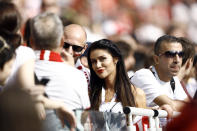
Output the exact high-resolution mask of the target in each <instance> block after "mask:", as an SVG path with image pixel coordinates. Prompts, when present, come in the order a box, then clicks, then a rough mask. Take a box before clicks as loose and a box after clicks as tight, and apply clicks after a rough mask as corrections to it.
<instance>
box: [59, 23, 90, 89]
mask: <svg viewBox="0 0 197 131" xmlns="http://www.w3.org/2000/svg"><path fill="white" fill-rule="evenodd" d="M86 41H87V34H86V31H85V29H84V28H83V27H82V26H80V25H77V24H70V25H67V26H65V27H64V46H63V48H64V49H65V51H63V52H62V57H63V59H64V60H65V61H67V62H68V63H70V64H71V65H72V66H75V67H76V68H77V69H79V70H81V71H82V72H83V73H84V75H85V76H86V80H87V83H88V85H89V82H90V71H89V69H88V67H86V64H84V63H83V60H82V58H81V55H82V54H83V53H84V52H85V50H86V49H87V46H88V44H86ZM73 59H74V61H73Z"/></svg>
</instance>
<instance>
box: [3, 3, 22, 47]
mask: <svg viewBox="0 0 197 131" xmlns="http://www.w3.org/2000/svg"><path fill="white" fill-rule="evenodd" d="M21 20H22V19H21V16H20V13H19V11H18V10H17V7H16V6H15V5H14V4H13V3H10V2H0V35H1V36H2V37H4V38H5V39H6V41H8V43H11V46H12V47H14V48H17V47H18V46H19V45H20V43H21V36H20V35H19V34H18V33H17V32H18V30H19V29H20V27H21Z"/></svg>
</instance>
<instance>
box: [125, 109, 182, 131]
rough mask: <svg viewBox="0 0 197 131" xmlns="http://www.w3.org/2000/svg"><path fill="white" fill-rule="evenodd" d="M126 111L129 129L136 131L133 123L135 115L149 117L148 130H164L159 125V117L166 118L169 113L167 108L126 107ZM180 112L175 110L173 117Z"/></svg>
mask: <svg viewBox="0 0 197 131" xmlns="http://www.w3.org/2000/svg"><path fill="white" fill-rule="evenodd" d="M124 113H125V114H126V115H127V117H128V129H129V130H130V131H136V127H135V126H134V123H133V116H147V117H148V118H149V128H148V131H162V128H161V127H160V126H159V123H160V121H159V118H166V117H167V115H168V113H167V112H166V111H165V110H151V109H143V108H136V107H125V108H124ZM179 114H180V113H179V112H173V117H175V116H177V115H179Z"/></svg>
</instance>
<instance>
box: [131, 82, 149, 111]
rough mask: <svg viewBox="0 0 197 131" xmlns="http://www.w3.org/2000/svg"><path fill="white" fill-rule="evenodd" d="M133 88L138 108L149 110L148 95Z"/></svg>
mask: <svg viewBox="0 0 197 131" xmlns="http://www.w3.org/2000/svg"><path fill="white" fill-rule="evenodd" d="M134 88H135V87H133V86H131V89H132V92H133V94H134V98H135V102H136V107H138V108H147V107H146V95H145V93H144V91H143V90H142V89H140V88H135V89H134Z"/></svg>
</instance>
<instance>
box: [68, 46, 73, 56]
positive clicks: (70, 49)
mask: <svg viewBox="0 0 197 131" xmlns="http://www.w3.org/2000/svg"><path fill="white" fill-rule="evenodd" d="M67 51H68V53H69V54H71V55H73V48H72V46H69V48H68V49H67Z"/></svg>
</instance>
